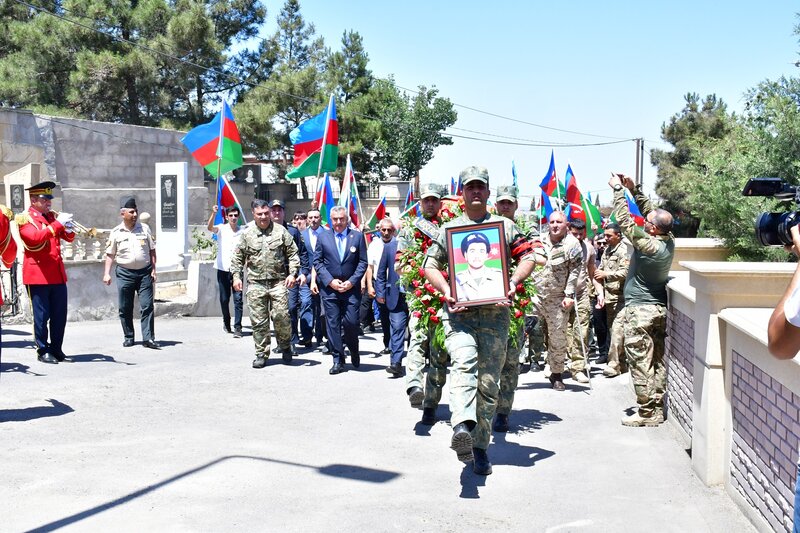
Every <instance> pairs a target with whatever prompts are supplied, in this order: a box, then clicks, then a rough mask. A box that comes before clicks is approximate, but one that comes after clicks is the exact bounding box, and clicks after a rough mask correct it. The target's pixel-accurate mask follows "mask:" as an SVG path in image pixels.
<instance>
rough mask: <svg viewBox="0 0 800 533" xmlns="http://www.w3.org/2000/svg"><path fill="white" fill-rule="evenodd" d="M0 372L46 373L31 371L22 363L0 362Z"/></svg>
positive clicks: (32, 374)
mask: <svg viewBox="0 0 800 533" xmlns="http://www.w3.org/2000/svg"><path fill="white" fill-rule="evenodd" d="M2 372H19V373H20V374H28V375H31V376H44V375H46V374H39V373H38V372H33V371H31V367H29V366H28V365H23V364H22V363H0V373H2Z"/></svg>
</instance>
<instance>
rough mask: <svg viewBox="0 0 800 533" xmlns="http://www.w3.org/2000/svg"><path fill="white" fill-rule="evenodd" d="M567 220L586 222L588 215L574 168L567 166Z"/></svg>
mask: <svg viewBox="0 0 800 533" xmlns="http://www.w3.org/2000/svg"><path fill="white" fill-rule="evenodd" d="M566 181H567V220H583V221H584V222H586V213H585V212H584V210H583V195H582V194H581V191H580V189H578V180H577V179H576V178H575V173H574V172H572V166H570V165H567V175H566Z"/></svg>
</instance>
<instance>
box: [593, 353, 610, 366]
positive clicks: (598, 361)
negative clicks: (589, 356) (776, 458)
mask: <svg viewBox="0 0 800 533" xmlns="http://www.w3.org/2000/svg"><path fill="white" fill-rule="evenodd" d="M606 363H608V356H607V355H601V356H600V357H598V358H597V359H595V364H597V365H604V364H606Z"/></svg>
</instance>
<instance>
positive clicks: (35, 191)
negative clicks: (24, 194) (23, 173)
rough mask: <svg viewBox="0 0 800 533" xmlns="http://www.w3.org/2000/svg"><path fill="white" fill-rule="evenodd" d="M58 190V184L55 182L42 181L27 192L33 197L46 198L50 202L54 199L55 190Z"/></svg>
mask: <svg viewBox="0 0 800 533" xmlns="http://www.w3.org/2000/svg"><path fill="white" fill-rule="evenodd" d="M55 188H56V184H55V182H53V181H42V182H39V183H37V184H35V185H31V186H30V187H28V188H27V189H25V190H26V191H28V192H29V193H30V194H31V196H44V197H45V198H48V199H50V200H52V199H53V189H55Z"/></svg>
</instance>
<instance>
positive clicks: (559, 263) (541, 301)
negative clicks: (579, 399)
mask: <svg viewBox="0 0 800 533" xmlns="http://www.w3.org/2000/svg"><path fill="white" fill-rule="evenodd" d="M542 244H543V245H544V252H545V254H546V257H547V264H546V265H545V266H544V268H542V269H541V270H538V271H537V272H536V273H535V274H534V280H535V281H536V288H537V289H538V291H539V292H538V294H537V295H536V298H535V299H534V309H535V314H536V316H537V317H538V319H539V321H541V322H542V327H543V328H544V329H545V330H546V331H547V360H548V363H549V365H550V371H551V372H552V373H553V374H560V373H562V372H564V363H565V361H566V359H567V327H568V320H569V314H570V310H565V309H564V308H563V307H561V302H562V301H563V300H564V298H565V297H567V296H568V297H570V298H575V290H576V286H577V283H578V274H579V273H580V269H581V260H582V256H581V246H580V243H579V242H578V239H576V238H575V237H573V236H572V235H570V234H569V233H567V234H566V235H564V238H563V239H561V241H559V242H558V243H555V244H553V243H552V242H551V241H550V235H549V233H548V234H546V235H544V236H543V237H542Z"/></svg>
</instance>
